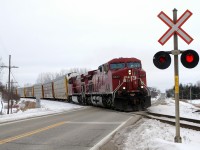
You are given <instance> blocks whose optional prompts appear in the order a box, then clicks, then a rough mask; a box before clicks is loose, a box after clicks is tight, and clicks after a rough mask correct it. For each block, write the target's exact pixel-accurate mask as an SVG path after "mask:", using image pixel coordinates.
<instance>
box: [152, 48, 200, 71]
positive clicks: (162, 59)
mask: <svg viewBox="0 0 200 150" xmlns="http://www.w3.org/2000/svg"><path fill="white" fill-rule="evenodd" d="M180 53H181V63H182V65H183V66H184V67H186V68H189V69H190V68H194V67H196V66H197V64H198V63H199V55H198V53H197V52H196V51H194V50H191V49H190V50H185V51H180ZM169 54H172V52H171V51H159V52H157V53H156V54H155V55H154V57H153V63H154V65H155V66H156V67H157V68H158V69H166V68H168V67H169V66H170V64H171V57H170V55H169Z"/></svg>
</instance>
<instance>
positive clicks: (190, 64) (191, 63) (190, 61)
mask: <svg viewBox="0 0 200 150" xmlns="http://www.w3.org/2000/svg"><path fill="white" fill-rule="evenodd" d="M181 62H182V64H183V66H184V67H186V68H194V67H196V66H197V64H198V63H199V55H198V53H197V52H195V51H194V50H191V49H190V50H186V51H184V52H183V53H182V55H181Z"/></svg>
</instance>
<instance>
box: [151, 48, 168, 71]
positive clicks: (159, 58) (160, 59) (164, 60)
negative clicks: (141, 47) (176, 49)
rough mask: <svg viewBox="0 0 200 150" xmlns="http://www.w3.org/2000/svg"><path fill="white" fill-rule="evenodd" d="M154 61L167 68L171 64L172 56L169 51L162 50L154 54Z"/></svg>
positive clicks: (162, 67)
mask: <svg viewBox="0 0 200 150" xmlns="http://www.w3.org/2000/svg"><path fill="white" fill-rule="evenodd" d="M153 63H154V65H155V66H156V67H157V68H159V69H166V68H168V67H169V66H170V64H171V57H170V55H169V53H167V52H164V51H160V52H157V53H156V54H155V55H154V57H153Z"/></svg>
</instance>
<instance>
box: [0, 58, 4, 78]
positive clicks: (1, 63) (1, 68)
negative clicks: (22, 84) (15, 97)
mask: <svg viewBox="0 0 200 150" xmlns="http://www.w3.org/2000/svg"><path fill="white" fill-rule="evenodd" d="M3 65H4V64H3V62H2V59H1V58H0V66H3ZM2 70H3V67H0V80H1V79H2V77H3V73H2Z"/></svg>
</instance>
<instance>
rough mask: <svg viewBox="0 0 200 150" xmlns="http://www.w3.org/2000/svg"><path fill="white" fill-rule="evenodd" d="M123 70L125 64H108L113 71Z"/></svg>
mask: <svg viewBox="0 0 200 150" xmlns="http://www.w3.org/2000/svg"><path fill="white" fill-rule="evenodd" d="M122 68H125V63H113V64H110V69H111V70H115V69H122Z"/></svg>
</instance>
